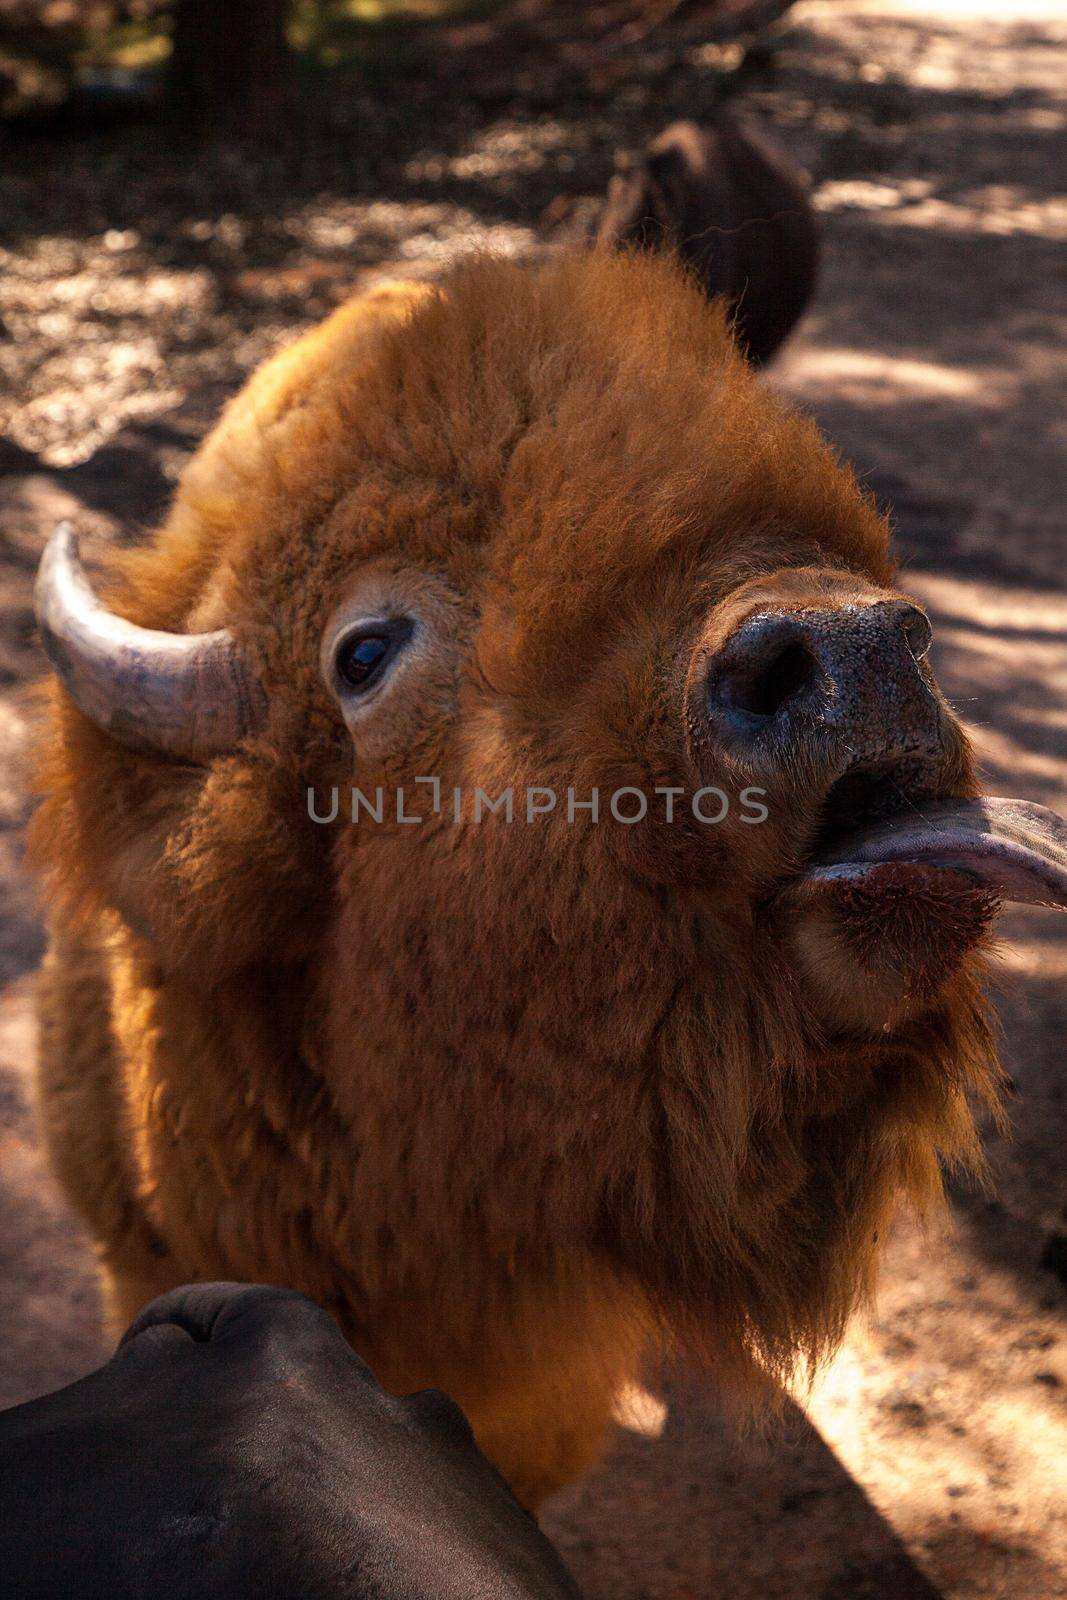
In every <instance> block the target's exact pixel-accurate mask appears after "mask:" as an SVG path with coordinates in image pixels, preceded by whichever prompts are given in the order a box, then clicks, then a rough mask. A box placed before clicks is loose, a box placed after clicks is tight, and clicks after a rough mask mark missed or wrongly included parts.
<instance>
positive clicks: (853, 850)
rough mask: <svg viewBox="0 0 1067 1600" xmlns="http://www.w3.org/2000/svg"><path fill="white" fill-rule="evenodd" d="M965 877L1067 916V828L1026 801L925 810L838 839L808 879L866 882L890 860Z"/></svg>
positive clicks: (1051, 813)
mask: <svg viewBox="0 0 1067 1600" xmlns="http://www.w3.org/2000/svg"><path fill="white" fill-rule="evenodd" d="M893 861H898V862H900V861H903V862H918V863H922V864H924V865H927V866H934V867H944V868H946V869H947V870H949V871H954V872H960V873H962V874H964V875H965V876H966V877H969V878H971V879H973V880H974V881H975V882H976V883H979V884H981V885H982V887H983V888H986V889H988V890H990V891H991V892H992V893H994V894H996V895H997V896H998V897H999V898H1000V899H1002V900H1022V901H1028V902H1029V903H1031V904H1033V905H1043V906H1050V907H1055V908H1057V909H1059V910H1061V911H1067V822H1064V820H1063V818H1062V817H1058V816H1057V815H1056V813H1055V812H1054V811H1049V810H1048V809H1047V807H1045V806H1037V805H1029V804H1027V803H1026V802H1025V801H1023V800H995V799H982V800H950V801H940V802H938V803H936V804H932V805H925V804H924V805H923V806H922V809H921V813H920V811H919V810H917V809H913V810H911V811H909V812H907V813H900V814H898V815H897V816H894V817H892V818H891V819H890V820H889V821H888V822H880V823H877V824H875V825H874V826H872V827H869V828H861V829H858V830H857V831H856V832H855V833H851V834H848V835H846V836H845V837H843V838H840V839H838V840H836V841H835V842H834V844H833V847H832V849H830V850H829V851H827V852H826V853H825V854H824V855H823V856H822V857H821V858H820V860H819V861H817V862H815V863H814V864H813V865H812V866H811V867H810V868H809V869H808V871H807V872H806V873H805V880H806V881H807V882H808V883H810V884H812V886H813V887H814V885H815V884H816V883H820V882H821V883H826V884H829V883H830V882H833V881H834V880H842V879H844V880H856V879H859V878H863V877H866V876H867V875H868V874H869V873H870V872H871V871H872V870H873V869H874V868H875V867H878V866H880V865H883V864H885V863H887V862H893Z"/></svg>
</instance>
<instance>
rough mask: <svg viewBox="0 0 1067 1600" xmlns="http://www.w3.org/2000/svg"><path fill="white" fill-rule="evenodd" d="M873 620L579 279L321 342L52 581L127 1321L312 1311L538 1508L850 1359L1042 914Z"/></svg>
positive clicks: (692, 352) (946, 730)
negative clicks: (662, 1443) (686, 1381)
mask: <svg viewBox="0 0 1067 1600" xmlns="http://www.w3.org/2000/svg"><path fill="white" fill-rule="evenodd" d="M893 570H894V569H893V563H892V560H891V557H890V554H889V549H888V540H887V530H886V525H885V523H884V521H883V519H882V518H881V516H880V515H879V514H878V513H877V511H876V510H875V509H874V507H873V506H872V504H871V503H870V502H869V501H868V500H867V499H866V498H865V497H864V496H863V495H862V494H861V493H860V491H859V490H858V489H857V487H856V484H855V482H854V480H853V478H852V476H851V475H850V473H849V472H848V471H847V470H846V469H845V468H844V467H843V466H841V464H840V463H839V462H838V461H837V460H836V459H835V457H834V456H833V454H832V453H831V451H830V450H829V449H828V447H827V446H826V444H825V443H824V442H823V441H822V440H821V438H820V437H819V435H818V432H817V431H816V429H815V427H814V425H813V424H812V423H811V422H810V421H808V420H806V419H804V418H802V417H799V416H796V415H794V414H792V413H791V412H790V411H789V410H787V409H786V408H785V407H784V406H783V405H782V404H781V402H780V401H779V400H778V399H776V398H775V397H774V396H773V395H771V394H769V393H767V392H766V391H765V390H764V388H763V387H762V386H761V385H760V384H759V382H758V381H757V379H756V377H755V376H754V374H753V373H752V371H751V369H750V367H749V366H748V365H747V364H746V363H745V362H744V361H743V360H742V359H741V357H740V355H739V354H738V352H737V349H736V347H735V345H734V343H733V340H732V339H731V337H730V334H729V331H728V327H727V322H726V318H725V316H724V313H723V311H722V309H721V307H719V306H716V305H713V304H709V303H708V301H707V299H706V298H705V296H704V295H703V294H702V293H701V292H700V290H699V289H698V288H697V287H696V286H695V285H694V284H693V283H692V282H691V281H690V280H689V279H687V278H686V277H685V275H684V274H683V273H682V272H680V271H679V269H678V267H677V265H676V263H675V262H673V261H672V260H670V259H667V258H665V257H662V256H659V255H655V254H647V255H646V254H640V253H638V254H625V253H624V254H620V255H616V254H614V253H611V252H603V251H586V252H581V253H575V254H571V255H567V256H562V257H560V258H559V259H558V260H556V261H555V262H554V263H552V264H550V265H548V266H547V267H544V268H542V269H540V270H537V271H534V270H526V269H524V268H522V267H520V266H518V265H514V264H509V263H506V262H500V261H493V260H477V261H474V262H472V263H470V264H468V265H466V266H464V267H463V268H462V269H460V270H458V271H456V272H455V273H454V274H453V275H452V276H451V277H450V278H448V280H447V281H446V282H445V283H444V284H443V285H442V286H441V287H439V288H433V289H431V288H408V289H403V288H397V289H392V290H383V291H379V292H378V293H377V294H374V295H371V296H369V297H366V298H364V299H362V300H360V301H357V302H355V303H354V304H353V305H351V306H349V307H348V308H346V309H344V310H342V311H340V312H339V313H337V314H336V315H335V316H334V317H332V318H331V319H330V321H328V322H327V323H326V324H325V325H324V326H323V327H322V328H321V329H319V330H318V331H317V332H315V333H313V334H311V335H310V336H308V337H306V338H305V339H302V340H301V341H300V342H299V343H297V344H296V345H294V346H293V347H292V348H290V349H288V350H286V351H285V352H283V353H282V354H281V355H280V356H278V357H277V358H276V359H275V360H274V361H272V362H271V363H270V364H269V365H268V366H267V367H266V368H265V369H264V370H262V371H261V372H259V373H258V374H257V375H256V376H255V377H254V378H253V379H252V381H251V382H250V384H249V385H248V387H247V388H246V389H245V391H244V392H243V393H242V394H241V395H240V396H239V397H238V398H237V399H236V400H235V401H234V402H233V404H232V405H231V406H230V408H229V409H228V410H227V412H226V413H225V415H224V416H223V418H222V421H221V422H220V424H219V426H218V427H217V428H216V430H215V432H214V433H213V434H212V435H211V436H210V437H209V439H208V440H207V442H206V443H205V444H204V445H203V447H202V448H201V450H200V452H199V454H198V455H197V457H196V458H195V459H194V460H193V462H192V463H191V464H190V466H189V467H188V469H187V470H186V472H185V474H184V476H183V479H182V481H181V485H180V488H179V490H178V493H177V497H176V500H175V504H174V507H173V510H172V512H171V514H170V517H169V518H168V520H167V522H166V524H165V526H164V527H163V528H162V530H161V531H160V533H159V534H158V536H157V537H156V538H155V539H154V541H152V542H151V544H150V545H149V546H148V547H147V548H145V549H143V550H139V551H136V552H133V553H131V554H127V555H123V556H116V557H115V572H114V575H113V578H112V582H111V586H110V592H109V596H108V601H107V605H106V606H105V604H104V603H103V602H102V601H101V600H99V599H98V598H97V597H96V595H95V593H94V591H93V590H92V589H91V588H90V586H89V583H88V581H87V579H86V576H85V574H84V572H83V570H82V568H81V567H80V565H79V562H78V557H77V550H76V545H75V541H74V540H73V538H72V536H71V534H70V533H69V532H64V533H61V534H59V535H57V537H56V539H55V540H54V541H53V543H52V545H51V546H50V548H49V551H48V553H47V555H46V558H45V561H44V563H43V565H42V571H41V576H40V580H39V613H40V617H41V623H42V629H43V633H44V637H45V641H46V645H47V648H48V650H49V653H50V655H51V658H52V660H53V663H54V664H55V666H56V668H57V670H58V673H59V675H60V678H61V679H62V683H63V685H64V687H63V688H58V687H57V689H56V691H55V694H54V699H53V704H52V710H51V714H50V722H49V726H48V731H47V735H46V740H45V743H46V751H45V758H44V770H43V772H42V784H43V786H44V789H45V791H46V793H45V797H44V800H43V804H42V807H41V809H40V811H39V813H38V816H37V819H36V823H35V850H36V854H37V857H38V859H39V861H40V862H41V864H42V867H43V868H44V870H45V871H46V873H47V875H48V878H49V881H50V887H51V895H52V913H51V923H52V932H51V950H50V954H49V956H48V960H47V964H46V968H45V972H44V976H43V983H42V988H41V999H40V1011H41V1064H40V1090H41V1102H42V1107H43V1116H44V1125H45V1128H46V1132H47V1137H48V1140H49V1144H50V1148H51V1153H52V1158H53V1161H54V1164H55V1168H56V1171H57V1172H58V1174H59V1176H60V1178H61V1180H62V1182H63V1183H64V1185H65V1188H66V1191H67V1194H68V1195H69V1197H70V1199H71V1201H72V1203H73V1204H74V1205H75V1206H76V1207H77V1208H78V1210H79V1211H80V1212H81V1214H82V1215H83V1216H84V1218H85V1219H86V1221H87V1223H88V1225H89V1227H90V1228H91V1230H92V1231H93V1234H94V1235H95V1237H96V1239H97V1241H98V1244H99V1249H100V1258H101V1262H102V1266H103V1271H104V1277H105V1281H106V1285H107V1288H108V1292H109V1297H110V1302H111V1307H112V1311H113V1315H114V1316H115V1318H116V1319H117V1321H118V1322H120V1323H121V1322H122V1321H124V1320H125V1319H127V1318H129V1317H130V1316H132V1315H133V1314H134V1313H135V1312H136V1311H137V1310H138V1308H139V1307H140V1306H141V1305H142V1304H143V1303H144V1302H146V1301H147V1300H149V1299H150V1298H151V1297H152V1296H153V1295H154V1294H155V1293H157V1292H159V1291H160V1290H162V1289H165V1288H166V1287H168V1286H170V1285H173V1284H177V1283H180V1282H183V1281H186V1280H190V1279H197V1278H204V1279H206V1278H220V1277H228V1278H234V1279H245V1280H267V1281H272V1282H275V1283H279V1284H286V1285H290V1286H293V1287H295V1288H298V1289H301V1290H303V1291H304V1292H305V1293H307V1294H308V1295H310V1296H311V1297H312V1298H313V1299H315V1300H316V1301H318V1302H319V1303H320V1304H322V1305H323V1306H325V1307H326V1308H328V1309H329V1310H330V1311H331V1312H333V1314H334V1315H335V1316H336V1317H337V1318H338V1320H339V1321H340V1323H341V1325H342V1327H343V1328H344V1330H345V1332H346V1334H347V1336H348V1337H349V1339H350V1340H351V1342H352V1343H353V1345H354V1346H355V1347H356V1348H357V1350H359V1351H360V1353H361V1354H362V1355H364V1356H365V1357H366V1359H367V1360H368V1361H369V1362H370V1364H371V1366H372V1368H373V1369H374V1371H375V1372H376V1373H377V1374H378V1376H379V1377H380V1378H381V1380H382V1381H383V1382H384V1383H385V1384H386V1386H387V1387H389V1388H391V1389H394V1390H398V1391H407V1390H412V1389H417V1388H420V1387H424V1386H427V1385H431V1384H432V1385H434V1386H436V1387H439V1388H443V1389H444V1390H446V1391H447V1392H448V1393H450V1394H451V1395H453V1396H454V1397H455V1398H456V1399H457V1400H458V1401H459V1402H460V1403H461V1404H462V1405H463V1407H464V1408H465V1410H466V1411H467V1413H468V1415H469V1416H470V1418H471V1421H472V1424H473V1426H474V1429H475V1432H476V1435H477V1437H478V1440H479V1442H480V1444H481V1445H482V1447H483V1448H484V1449H485V1451H486V1452H487V1453H488V1454H489V1456H490V1457H491V1459H492V1460H493V1461H495V1462H496V1463H497V1464H498V1465H499V1467H500V1468H501V1470H502V1471H503V1472H504V1474H505V1475H506V1476H507V1477H508V1478H509V1480H510V1481H511V1482H512V1484H513V1485H514V1486H515V1488H516V1489H517V1491H518V1493H519V1494H520V1496H522V1497H523V1498H524V1499H525V1500H526V1501H528V1502H536V1501H537V1500H539V1499H540V1498H541V1497H542V1496H544V1495H545V1494H546V1493H547V1492H549V1491H550V1490H551V1489H552V1488H554V1487H555V1486H556V1485H558V1484H560V1483H561V1482H563V1481H564V1480H566V1479H567V1478H569V1477H571V1476H573V1475H575V1474H577V1473H579V1472H581V1471H582V1470H583V1469H584V1468H585V1467H586V1466H588V1464H589V1463H590V1462H591V1461H592V1460H593V1459H594V1457H595V1455H596V1453H597V1450H598V1448H599V1446H600V1443H601V1439H602V1437H603V1434H604V1430H605V1426H606V1424H607V1422H608V1419H609V1417H610V1414H611V1410H612V1404H613V1397H614V1396H615V1394H616V1393H617V1391H618V1389H619V1387H620V1385H621V1384H623V1383H624V1382H625V1381H627V1380H631V1379H633V1378H634V1377H635V1376H636V1375H637V1374H638V1373H639V1371H640V1369H641V1364H642V1362H643V1361H644V1360H645V1359H646V1358H647V1357H648V1356H649V1355H650V1354H651V1353H654V1352H655V1351H657V1350H662V1349H663V1347H664V1346H665V1345H666V1344H668V1343H673V1342H676V1341H680V1342H681V1343H682V1344H684V1346H685V1347H686V1348H687V1349H688V1351H689V1352H690V1353H691V1355H692V1356H693V1358H694V1359H696V1360H698V1361H701V1362H703V1363H704V1364H705V1365H706V1366H707V1368H708V1369H709V1370H710V1371H711V1372H712V1373H713V1374H714V1376H715V1378H716V1380H717V1381H719V1382H722V1383H725V1384H727V1385H731V1386H733V1388H734V1389H735V1390H736V1391H737V1392H739V1393H741V1394H746V1393H747V1394H749V1395H755V1394H758V1393H759V1392H760V1390H761V1389H762V1388H763V1387H764V1379H765V1375H766V1374H767V1373H768V1372H769V1373H772V1374H775V1375H782V1374H786V1373H788V1372H789V1371H790V1370H791V1369H792V1367H793V1365H794V1364H795V1362H796V1361H797V1360H798V1359H801V1358H817V1357H818V1356H820V1355H821V1354H823V1353H824V1352H826V1351H827V1350H828V1349H829V1348H831V1347H832V1345H833V1343H834V1341H835V1340H836V1339H837V1338H838V1336H839V1335H840V1334H841V1331H842V1328H843V1325H844V1323H845V1320H846V1318H847V1316H848V1314H849V1311H850V1309H851V1307H852V1306H853V1304H854V1302H855V1300H856V1298H857V1296H858V1295H860V1294H861V1293H862V1292H863V1291H864V1290H865V1289H866V1288H867V1287H868V1285H869V1283H870V1281H871V1275H872V1272H873V1268H874V1264H875V1258H876V1253H877V1240H878V1238H879V1235H880V1233H882V1232H883V1231H884V1229H885V1225H886V1222H887V1218H888V1214H889V1211H890V1209H891V1207H892V1205H893V1203H894V1201H895V1199H896V1198H897V1196H898V1195H899V1194H900V1193H901V1192H902V1191H903V1192H905V1193H906V1194H908V1195H909V1196H910V1197H912V1199H914V1200H916V1201H917V1202H919V1203H923V1202H928V1201H931V1200H932V1199H933V1198H934V1197H936V1196H937V1194H938V1193H939V1167H938V1158H939V1156H944V1157H948V1158H950V1159H956V1160H964V1161H968V1160H973V1159H975V1157H976V1135H975V1132H974V1127H973V1123H972V1118H971V1113H970V1110H969V1107H968V1098H967V1096H968V1091H969V1090H974V1091H976V1092H977V1093H978V1094H979V1095H980V1096H984V1097H986V1099H988V1100H995V1098H996V1089H997V1078H998V1073H997V1066H996V1062H995V1057H994V1051H993V1047H992V1044H991V1041H990V1034H989V1030H988V1026H987V1021H986V1015H985V1009H984V1005H983V1001H982V999H981V996H980V992H979V978H980V971H981V966H980V952H981V950H982V947H983V942H984V940H985V938H986V935H987V931H988V928H989V926H990V922H991V919H992V917H993V914H994V912H995V909H996V905H997V902H998V899H999V898H1000V897H1002V896H1004V895H1014V896H1016V897H1026V898H1034V899H1043V900H1047V901H1057V902H1059V903H1064V901H1065V898H1067V896H1065V885H1067V871H1065V868H1064V863H1065V861H1067V850H1065V848H1064V830H1063V829H1062V825H1060V824H1058V823H1057V821H1056V819H1054V818H1051V817H1050V816H1049V814H1048V813H1044V812H1041V811H1040V810H1039V808H1026V807H1015V806H1013V805H1012V804H1011V803H1009V802H980V801H978V800H976V799H975V798H974V797H975V795H976V793H977V784H976V779H975V774H974V770H973V765H972V761H971V756H970V754H969V751H968V746H967V742H966V739H965V737H964V735H963V733H962V732H961V729H960V726H959V724H958V722H957V720H956V718H955V716H954V714H953V712H952V711H951V709H950V708H949V706H948V705H947V704H946V702H945V701H944V699H943V698H942V696H941V694H940V692H939V691H938V688H937V685H936V683H935V681H934V678H933V676H932V674H931V671H930V668H929V665H928V662H927V659H926V648H927V644H928V642H929V627H928V624H927V622H926V619H925V617H924V615H923V613H922V612H921V611H920V610H919V609H918V608H917V607H916V606H914V605H912V604H911V603H909V602H908V601H907V600H905V599H903V598H902V597H901V596H900V595H898V594H897V592H896V591H895V589H894V587H893ZM353 786H357V787H358V789H359V791H360V792H361V794H362V796H363V797H364V798H365V801H366V802H367V803H366V804H362V803H360V804H359V805H358V806H357V807H356V811H357V820H356V821H355V823H353V820H352V815H351V812H350V808H349V802H348V797H349V795H350V793H351V791H352V788H353ZM309 789H311V790H313V791H314V796H315V804H314V807H310V806H309V798H308V797H309ZM400 790H402V791H403V794H402V797H401V796H398V791H400ZM624 790H625V791H628V792H627V793H626V794H625V795H623V796H622V798H621V799H618V797H619V795H620V792H621V791H624ZM333 791H337V794H339V795H340V796H341V797H342V799H341V802H340V805H339V806H337V807H333V806H331V803H330V798H329V797H330V796H331V794H332V793H333ZM379 791H380V793H379ZM594 791H596V792H597V793H598V796H599V810H598V811H597V810H596V809H595V808H594V806H593V803H592V802H593V795H594ZM712 791H721V793H722V797H723V798H724V799H725V800H726V802H727V804H726V807H725V810H724V809H723V808H722V805H721V802H720V801H719V800H718V799H717V798H716V796H715V794H713V792H712ZM508 792H510V793H511V794H512V796H513V800H514V812H513V814H512V815H510V816H509V814H508V811H507V809H506V808H505V807H504V805H503V803H502V802H503V799H504V797H505V796H506V794H507V793H508ZM486 796H488V797H490V798H491V799H492V800H493V802H494V804H495V805H496V809H494V810H489V809H488V808H487V807H486V806H485V805H483V803H482V802H483V801H484V799H485V797H486ZM616 801H617V803H616ZM312 809H314V811H315V817H325V818H327V819H328V820H326V821H319V820H315V817H313V816H312V815H311V810H312ZM413 818H418V819H420V820H418V821H413V820H412V819H413ZM623 818H625V819H626V820H621V819H623ZM857 829H858V830H859V831H855V830H857Z"/></svg>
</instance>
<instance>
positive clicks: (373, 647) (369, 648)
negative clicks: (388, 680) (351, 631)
mask: <svg viewBox="0 0 1067 1600" xmlns="http://www.w3.org/2000/svg"><path fill="white" fill-rule="evenodd" d="M392 646H393V641H392V639H391V638H390V636H389V634H387V633H364V634H360V635H357V636H356V637H355V638H353V639H345V640H344V641H343V642H342V643H341V644H340V646H339V647H338V650H337V673H338V676H339V677H340V678H341V680H342V682H344V683H346V684H347V685H348V687H349V688H350V689H367V688H369V687H370V685H371V683H372V682H373V681H374V680H375V679H376V678H377V677H378V676H379V675H380V673H381V669H382V666H383V664H384V662H385V660H386V657H387V656H388V655H389V652H390V650H391V649H392Z"/></svg>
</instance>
